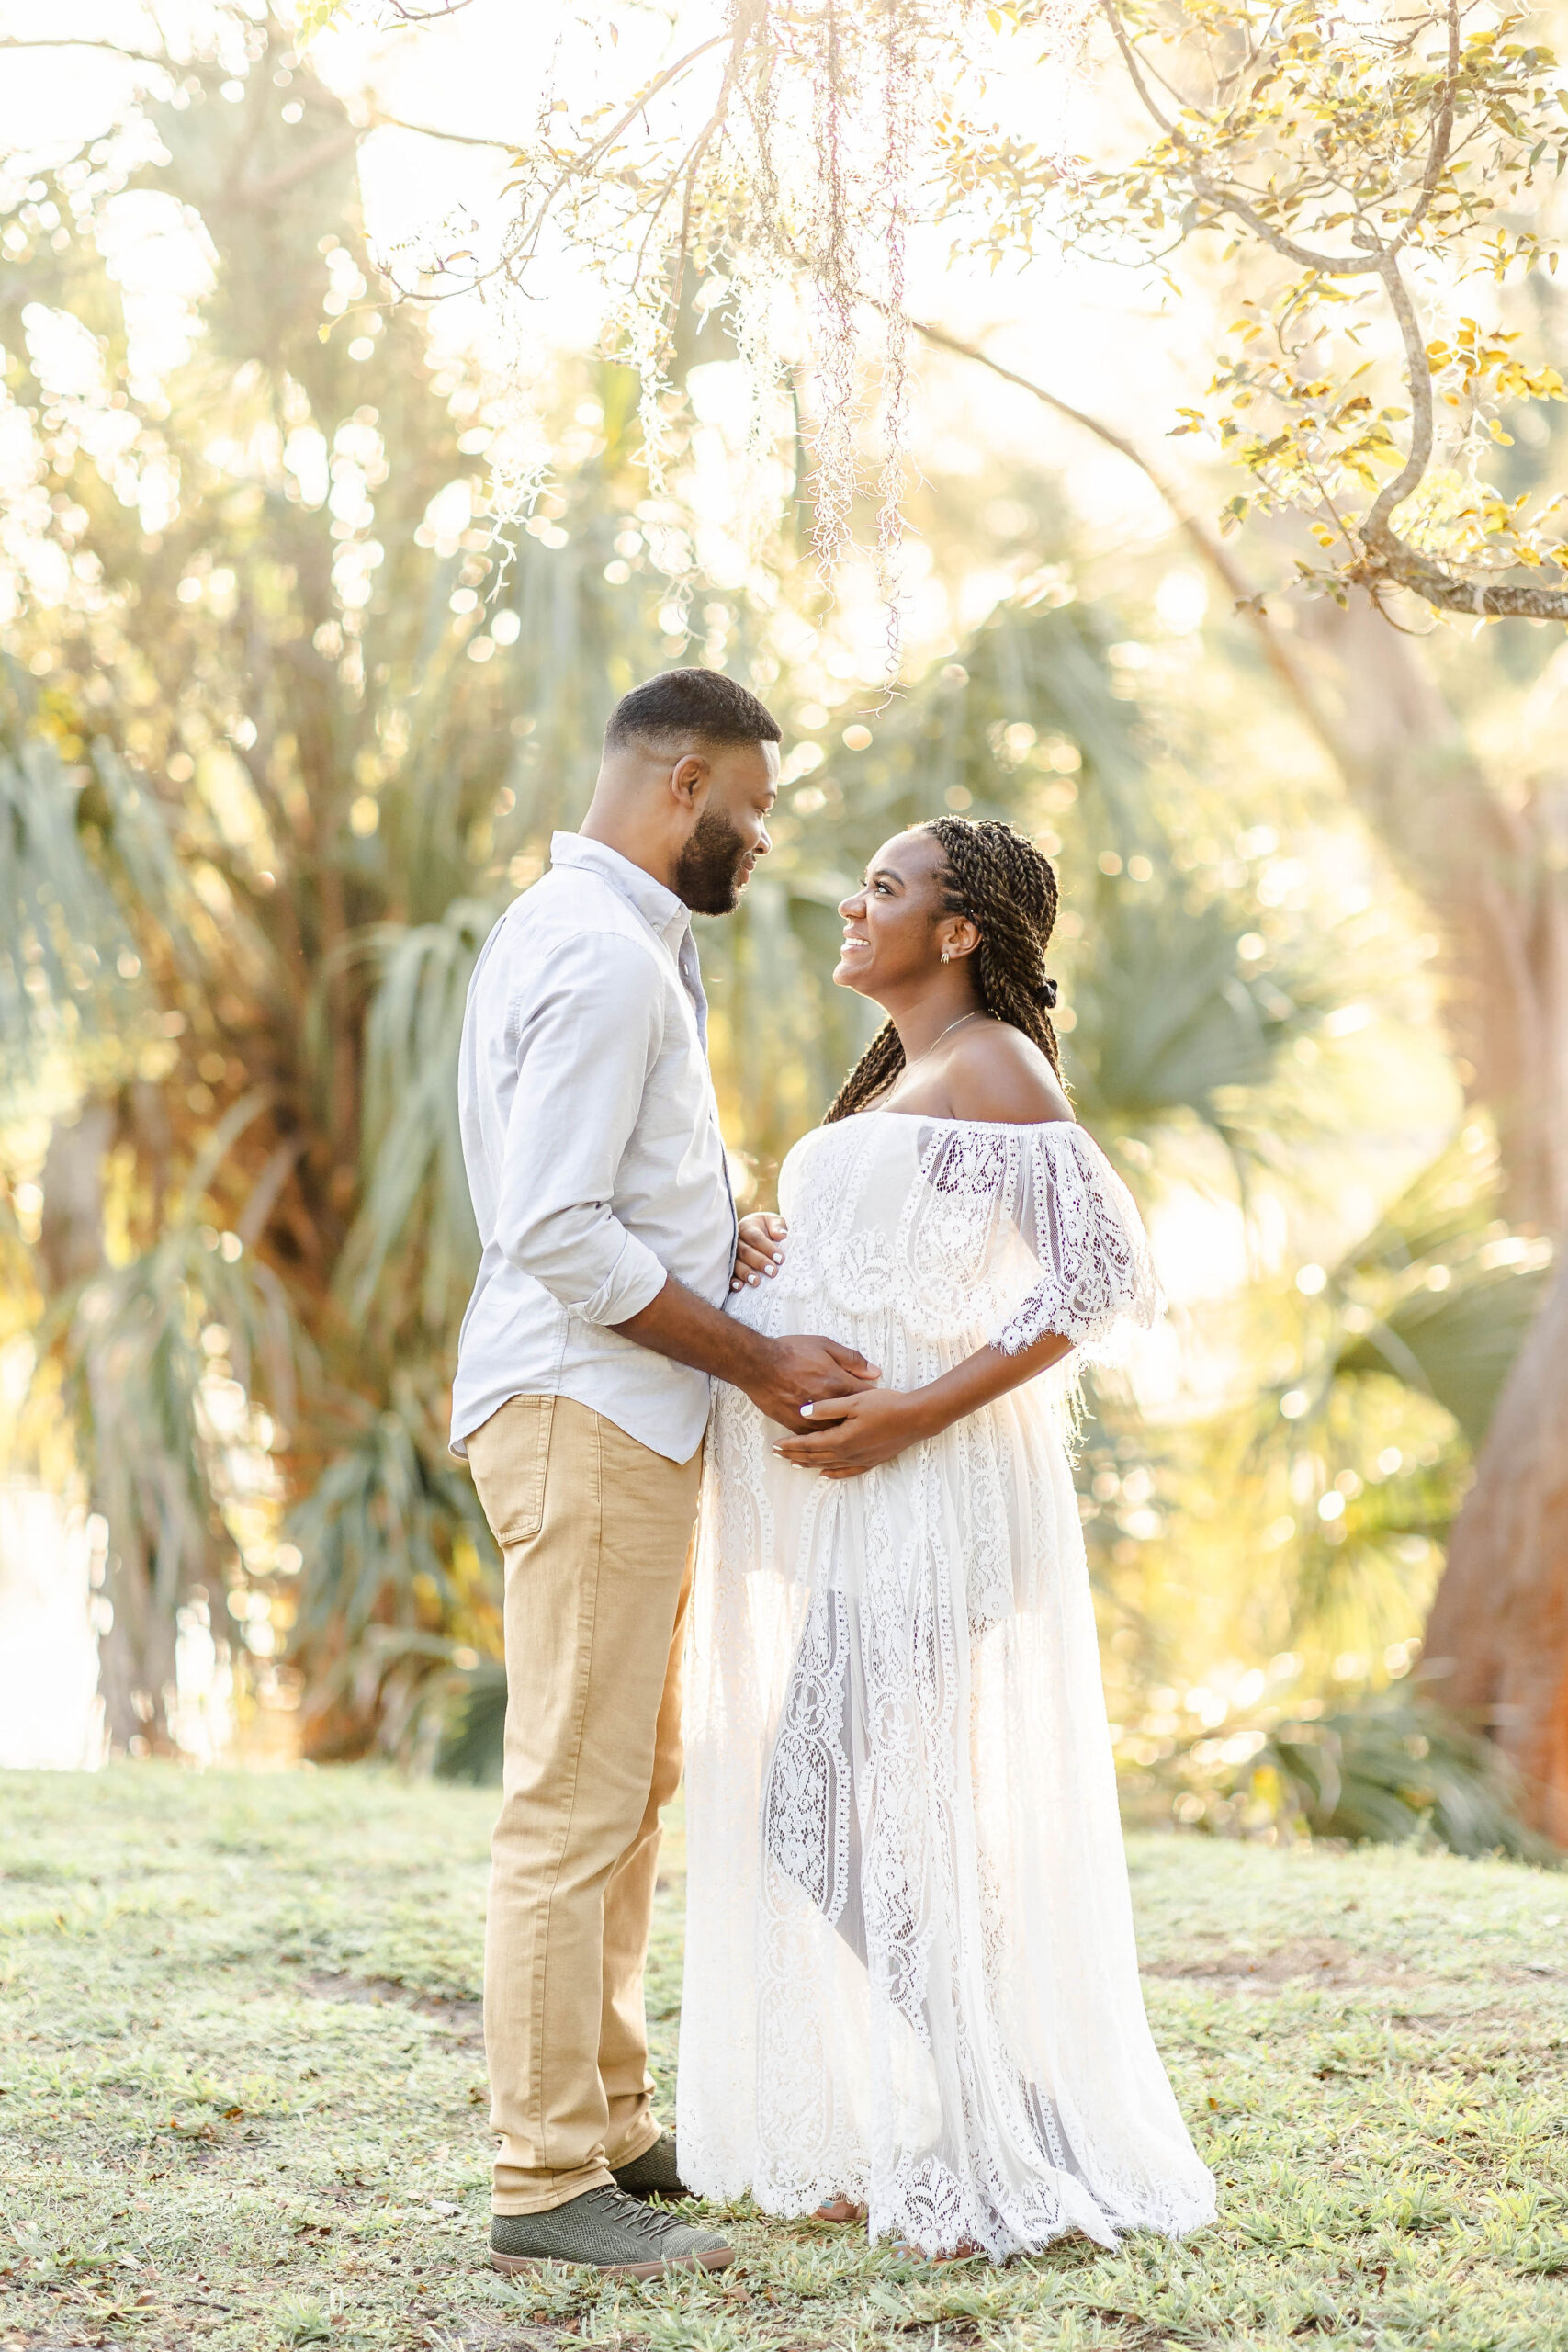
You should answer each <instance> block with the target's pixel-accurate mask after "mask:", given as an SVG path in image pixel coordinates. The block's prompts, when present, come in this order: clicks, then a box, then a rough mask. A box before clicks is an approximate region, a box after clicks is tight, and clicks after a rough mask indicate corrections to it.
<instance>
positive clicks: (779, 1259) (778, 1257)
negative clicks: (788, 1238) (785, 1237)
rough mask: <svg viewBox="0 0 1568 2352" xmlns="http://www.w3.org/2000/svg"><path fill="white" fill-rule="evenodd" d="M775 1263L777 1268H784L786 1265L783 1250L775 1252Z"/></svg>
mask: <svg viewBox="0 0 1568 2352" xmlns="http://www.w3.org/2000/svg"><path fill="white" fill-rule="evenodd" d="M773 1263H774V1265H775V1266H782V1265H783V1264H784V1251H783V1250H774V1251H773Z"/></svg>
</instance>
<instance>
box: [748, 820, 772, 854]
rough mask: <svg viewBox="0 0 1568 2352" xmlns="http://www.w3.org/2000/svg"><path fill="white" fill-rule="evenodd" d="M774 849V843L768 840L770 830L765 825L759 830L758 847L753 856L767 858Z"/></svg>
mask: <svg viewBox="0 0 1568 2352" xmlns="http://www.w3.org/2000/svg"><path fill="white" fill-rule="evenodd" d="M772 847H773V842H771V841H770V840H769V838H768V829H767V827H766V825H763V826H761V827H760V828H759V830H758V833H757V846H756V849H755V850H754V851H753V853H752V854H753V856H756V857H766V855H767V854H768V852H769V851H770V850H771V849H772Z"/></svg>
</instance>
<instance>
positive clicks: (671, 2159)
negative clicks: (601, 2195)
mask: <svg viewBox="0 0 1568 2352" xmlns="http://www.w3.org/2000/svg"><path fill="white" fill-rule="evenodd" d="M610 2177H611V2179H612V2180H613V2181H614V2182H615V2187H616V2188H624V2189H625V2190H626V2195H627V2196H628V2197H689V2196H690V2195H691V2193H692V2192H691V2190H690V2189H689V2188H687V2186H686V2184H685V2182H684V2181H683V2180H682V2177H681V2165H680V2160H679V2158H678V2157H677V2155H676V2154H675V2134H674V2133H673V2131H661V2132H660V2135H659V2137H658V2139H657V2140H655V2142H654V2143H653V2145H652V2147H651V2148H645V2149H644V2150H643V2152H642V2154H641V2155H640V2156H634V2157H633V2158H632V2160H631V2162H630V2164H629V2165H611V2166H610Z"/></svg>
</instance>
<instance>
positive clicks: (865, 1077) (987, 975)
mask: <svg viewBox="0 0 1568 2352" xmlns="http://www.w3.org/2000/svg"><path fill="white" fill-rule="evenodd" d="M924 830H925V831H927V832H928V833H933V834H934V835H935V836H936V839H937V840H938V841H939V842H941V844H942V854H943V855H944V857H945V859H946V861H947V862H946V865H945V867H944V869H943V871H942V875H941V876H939V887H940V888H941V890H942V910H943V912H944V913H946V914H950V915H967V916H968V918H969V920H970V922H972V923H973V924H974V926H975V928H976V931H977V932H978V933H979V934H980V944H979V945H978V947H976V950H975V953H974V957H973V964H974V970H975V984H976V994H977V995H978V997H979V1000H980V1003H981V1006H982V1008H983V1009H984V1011H986V1012H989V1013H991V1014H993V1015H994V1016H995V1018H996V1019H997V1020H998V1021H1007V1022H1010V1023H1011V1024H1012V1026H1013V1027H1014V1028H1015V1029H1021V1030H1022V1032H1023V1034H1024V1035H1025V1036H1026V1037H1032V1039H1033V1040H1034V1043H1035V1044H1036V1045H1037V1046H1039V1048H1040V1050H1041V1052H1042V1053H1043V1055H1044V1056H1045V1057H1046V1059H1047V1061H1048V1062H1049V1063H1050V1065H1051V1067H1052V1069H1054V1070H1055V1072H1056V1075H1057V1076H1058V1077H1060V1076H1061V1070H1062V1065H1061V1061H1060V1058H1059V1057H1058V1055H1057V1051H1056V1033H1055V1029H1053V1027H1052V1026H1051V1021H1050V1011H1051V1008H1052V1006H1053V1005H1054V1004H1055V1001H1056V983H1055V980H1053V979H1051V978H1049V977H1048V975H1047V973H1046V970H1045V965H1044V956H1045V948H1046V944H1047V943H1048V941H1049V939H1050V937H1051V933H1052V929H1053V927H1054V926H1055V921H1056V876H1055V869H1054V868H1053V866H1052V864H1051V861H1050V859H1049V858H1048V857H1046V856H1044V855H1043V854H1042V852H1041V851H1039V850H1037V849H1036V848H1035V846H1034V844H1033V842H1032V841H1028V840H1026V839H1025V837H1024V835H1023V834H1022V833H1019V832H1015V831H1013V828H1012V827H1011V826H1010V825H1005V824H1002V823H1001V822H1000V821H999V820H997V819H994V818H988V817H987V818H985V819H974V818H969V817H933V818H932V819H931V820H930V821H929V823H928V824H927V825H926V826H925V828H924ZM903 1067H904V1048H903V1046H902V1045H901V1044H900V1043H899V1040H898V1032H897V1029H896V1028H895V1027H894V1025H893V1023H892V1022H891V1021H887V1022H885V1023H883V1025H882V1027H881V1028H880V1029H879V1030H878V1031H877V1033H876V1035H875V1036H874V1038H873V1039H872V1041H871V1043H870V1045H869V1046H867V1047H866V1049H865V1051H864V1053H863V1055H862V1056H861V1057H860V1059H859V1061H858V1062H857V1063H856V1064H855V1066H854V1068H853V1069H852V1070H851V1072H850V1074H849V1076H848V1078H846V1079H845V1080H844V1082H843V1084H842V1086H841V1087H840V1089H839V1091H838V1093H837V1094H836V1095H835V1096H834V1098H833V1101H832V1103H831V1104H830V1105H829V1110H828V1114H827V1119H826V1120H825V1121H824V1125H827V1124H829V1123H830V1122H831V1121H832V1120H834V1119H847V1118H848V1117H849V1116H850V1114H852V1112H855V1111H859V1110H861V1109H862V1108H863V1106H864V1105H865V1104H866V1103H870V1102H872V1101H873V1100H874V1098H875V1097H876V1096H877V1095H878V1094H880V1093H882V1092H883V1091H884V1090H885V1089H886V1087H889V1086H891V1085H892V1083H893V1081H894V1080H895V1079H896V1078H897V1075H898V1072H899V1071H900V1070H901V1069H903Z"/></svg>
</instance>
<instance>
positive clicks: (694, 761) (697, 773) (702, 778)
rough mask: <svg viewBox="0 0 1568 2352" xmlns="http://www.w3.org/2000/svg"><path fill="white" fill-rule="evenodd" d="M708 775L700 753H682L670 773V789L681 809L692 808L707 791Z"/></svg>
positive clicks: (708, 772) (706, 766)
mask: <svg viewBox="0 0 1568 2352" xmlns="http://www.w3.org/2000/svg"><path fill="white" fill-rule="evenodd" d="M710 774H711V770H710V768H709V765H708V763H707V761H706V760H705V759H704V757H703V755H702V753H701V752H682V755H681V757H680V758H679V759H678V760H677V761H676V763H675V764H674V766H673V767H672V768H671V771H670V789H671V792H672V793H673V794H674V795H675V797H676V799H677V800H679V801H680V802H681V804H682V807H683V808H686V809H694V808H695V807H696V805H697V803H698V801H700V800H701V799H702V797H703V795H704V794H705V792H706V790H707V785H708V777H709V775H710Z"/></svg>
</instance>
